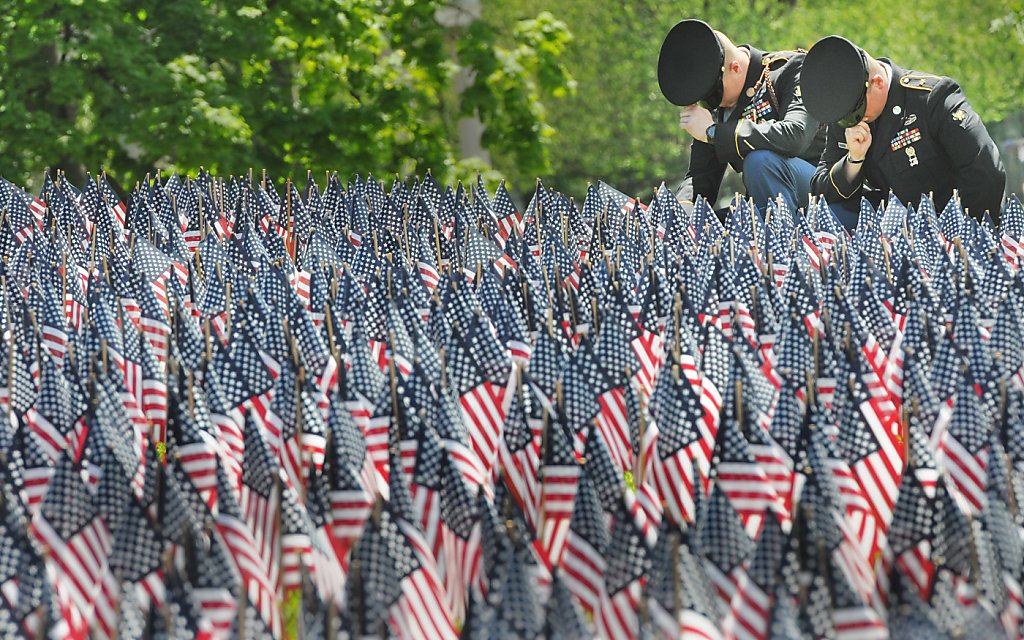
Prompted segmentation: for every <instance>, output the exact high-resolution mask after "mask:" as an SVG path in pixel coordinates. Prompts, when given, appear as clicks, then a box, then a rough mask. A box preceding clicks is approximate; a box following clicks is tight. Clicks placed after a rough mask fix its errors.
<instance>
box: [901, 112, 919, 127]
mask: <svg viewBox="0 0 1024 640" xmlns="http://www.w3.org/2000/svg"><path fill="white" fill-rule="evenodd" d="M915 122H917V114H916V113H910V114H907V117H905V118H903V126H904V127H909V126H910V125H912V124H914V123H915Z"/></svg>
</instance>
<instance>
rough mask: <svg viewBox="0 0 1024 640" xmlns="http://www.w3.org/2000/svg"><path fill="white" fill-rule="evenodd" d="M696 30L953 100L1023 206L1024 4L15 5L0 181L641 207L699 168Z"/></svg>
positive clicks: (5, 67) (2, 91)
mask: <svg viewBox="0 0 1024 640" xmlns="http://www.w3.org/2000/svg"><path fill="white" fill-rule="evenodd" d="M4 5H6V6H4ZM686 17H702V18H704V19H705V20H707V21H708V22H710V23H711V24H712V26H714V27H716V28H718V29H720V30H722V31H724V32H725V33H727V34H728V35H729V36H730V37H731V38H732V39H733V40H734V41H735V42H737V43H751V44H754V45H755V46H757V47H759V48H761V49H765V50H773V49H792V48H796V47H802V48H807V47H809V46H810V45H811V44H812V43H813V42H814V41H815V40H816V39H817V38H818V37H820V36H822V35H827V34H830V33H840V34H842V35H845V36H847V37H849V38H851V39H853V40H854V41H856V42H858V43H859V44H861V45H862V46H864V47H865V48H866V49H867V50H868V52H869V53H871V54H873V55H876V56H888V57H891V58H892V59H894V60H895V61H897V62H898V63H900V64H901V65H902V66H904V67H907V68H912V69H917V70H921V71H926V72H931V73H936V74H943V75H950V76H952V77H954V78H956V79H957V80H958V81H960V83H961V84H962V85H963V87H964V89H965V91H966V93H967V96H968V98H969V99H970V101H971V102H972V104H973V105H974V107H975V108H976V109H977V111H978V112H979V113H980V114H981V115H982V117H983V118H984V119H985V121H986V123H988V124H989V127H990V130H991V131H992V133H993V136H994V137H995V138H996V140H997V142H998V143H999V144H1000V147H1001V149H1002V152H1003V161H1004V164H1006V166H1007V169H1008V172H1009V184H1008V190H1010V191H1013V192H1017V193H1021V192H1022V191H1024V117H1022V115H1021V112H1022V107H1024V91H1022V89H1024V86H1022V85H1024V73H1022V65H1024V4H1022V3H1021V2H1020V1H1019V0H1012V1H1011V0H981V1H980V2H967V1H965V0H946V1H937V0H909V1H907V2H903V3H900V4H899V6H898V9H897V7H896V5H895V3H893V2H891V0H886V1H881V0H864V1H861V2H857V3H830V2H821V1H816V0H780V1H767V0H753V1H748V2H729V3H725V2H710V0H706V1H704V2H669V3H666V2H653V1H642V0H627V1H616V2H587V3H581V2H578V1H575V0H515V1H510V2H498V1H497V0H490V1H483V2H481V1H479V0H448V1H446V2H435V1H423V0H416V1H412V0H376V1H360V0H288V1H284V0H281V1H274V0H265V1H250V2H234V1H231V0H227V1H212V0H175V1H174V2H166V1H159V2H157V1H146V0H109V1H106V2H104V1H101V0H90V1H88V2H86V1H84V0H66V1H62V2H57V1H54V0H42V1H34V0H5V1H2V2H0V174H2V175H3V176H4V177H6V178H7V179H9V180H12V181H14V182H15V183H17V184H21V185H27V186H29V187H30V188H34V187H35V186H38V185H39V184H40V182H41V178H42V175H43V172H44V170H45V169H47V168H49V169H51V170H53V169H58V168H59V169H61V170H63V171H65V172H66V173H67V174H68V176H69V177H70V178H71V179H72V180H73V181H75V182H76V183H79V184H80V183H81V181H82V180H83V179H84V177H85V175H86V173H87V172H97V171H101V170H103V171H106V172H107V174H108V176H109V177H110V178H112V179H113V180H116V181H118V182H119V183H121V185H122V186H123V187H124V188H126V189H127V188H130V187H131V185H132V184H134V182H135V181H137V180H140V179H142V178H143V176H144V175H145V174H146V173H147V172H156V171H159V172H162V173H164V174H166V173H168V172H170V171H172V170H176V171H178V172H184V173H192V174H194V173H195V172H196V171H197V170H198V168H199V167H200V166H205V167H206V168H208V169H211V170H213V171H215V172H217V173H220V174H227V173H236V174H237V173H243V172H245V171H248V170H249V169H250V168H252V169H254V170H256V171H259V170H260V169H263V168H266V169H267V170H268V171H269V172H270V175H271V176H272V177H280V178H283V177H285V176H291V177H293V178H295V179H297V180H299V181H300V183H301V182H302V180H303V177H304V176H305V175H306V172H307V170H308V171H310V172H311V174H310V175H311V177H312V178H313V179H317V180H319V181H320V182H322V181H323V179H324V175H325V172H327V171H337V172H338V173H339V175H341V176H342V177H347V176H350V175H352V174H355V173H360V174H363V175H365V174H366V173H372V174H373V175H374V176H375V177H377V178H379V179H383V180H385V181H390V180H392V179H393V178H394V176H395V175H396V174H398V175H401V176H403V177H404V176H408V175H413V174H422V173H424V172H425V171H427V170H431V171H432V172H433V173H434V174H435V175H436V176H438V178H439V179H442V180H443V181H451V180H456V179H462V180H466V179H469V178H471V177H473V176H475V174H476V173H477V172H481V173H482V174H483V175H484V178H485V179H486V180H487V181H488V182H490V183H491V184H492V186H493V185H494V184H496V182H497V180H498V179H500V178H506V179H508V181H509V186H510V188H511V189H512V191H513V193H514V194H516V195H517V196H519V198H520V199H521V198H523V197H524V194H525V193H528V192H529V191H530V190H531V189H532V187H533V184H534V180H535V179H536V178H537V177H538V176H540V177H542V178H543V180H544V183H545V185H547V186H548V187H552V188H555V189H558V190H560V191H563V192H566V193H568V194H570V195H574V196H576V197H577V198H578V199H580V198H582V197H583V196H584V195H585V193H586V187H587V184H588V182H589V181H596V180H598V179H600V180H604V181H606V182H608V183H610V184H612V185H614V186H616V187H617V188H619V189H620V190H622V191H625V192H628V193H630V194H635V195H639V196H641V197H642V198H644V199H646V198H647V197H649V194H650V192H651V190H652V189H653V188H655V187H656V186H657V185H658V184H660V182H661V181H665V182H666V183H667V184H668V185H669V186H670V187H675V186H676V185H677V184H678V183H679V181H680V180H681V178H682V175H683V173H684V171H685V168H686V164H687V149H688V146H689V140H688V139H687V137H686V136H685V134H683V133H682V132H681V131H680V130H679V128H678V126H677V124H676V123H677V109H676V108H675V107H673V106H672V105H670V104H669V103H668V102H666V101H665V100H664V98H663V97H662V96H661V94H660V92H659V90H658V87H657V81H656V77H655V63H656V60H657V55H658V50H659V47H660V45H661V41H662V38H663V37H664V34H665V33H666V32H667V31H668V29H669V28H670V27H671V26H672V25H673V24H674V23H675V22H677V21H678V20H680V19H683V18H686ZM848 25H855V26H854V27H851V26H848ZM736 189H741V183H740V182H739V180H738V179H737V177H736V176H734V175H733V176H730V177H728V178H727V181H726V184H725V185H724V186H723V189H722V197H723V198H727V197H728V196H729V195H731V193H732V191H733V190H736Z"/></svg>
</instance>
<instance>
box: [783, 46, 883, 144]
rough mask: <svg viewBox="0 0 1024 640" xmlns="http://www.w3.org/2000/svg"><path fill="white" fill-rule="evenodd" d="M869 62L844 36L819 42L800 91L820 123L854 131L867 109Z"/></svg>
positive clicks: (806, 60)
mask: <svg viewBox="0 0 1024 640" xmlns="http://www.w3.org/2000/svg"><path fill="white" fill-rule="evenodd" d="M869 77H870V76H869V74H868V59H867V55H865V53H864V50H863V49H861V48H860V47H858V46H857V45H855V44H853V43H852V42H850V41H849V40H847V39H846V38H843V37H842V36H827V37H825V38H822V39H821V40H818V41H817V42H815V43H814V46H813V47H811V50H810V51H808V52H807V57H806V58H804V66H803V70H802V71H801V73H800V90H801V93H802V95H803V98H804V106H805V107H806V108H807V112H808V113H810V114H811V116H812V117H813V118H814V119H815V120H818V121H819V122H827V123H836V124H838V125H840V126H842V127H852V126H853V125H855V124H857V123H858V122H860V121H861V119H862V118H863V117H864V111H865V110H866V109H867V89H868V79H869Z"/></svg>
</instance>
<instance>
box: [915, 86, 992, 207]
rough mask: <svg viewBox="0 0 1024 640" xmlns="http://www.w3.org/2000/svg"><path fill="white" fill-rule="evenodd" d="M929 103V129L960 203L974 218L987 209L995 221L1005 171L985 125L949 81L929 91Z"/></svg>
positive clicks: (960, 92) (957, 87) (964, 97)
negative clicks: (950, 172)
mask: <svg viewBox="0 0 1024 640" xmlns="http://www.w3.org/2000/svg"><path fill="white" fill-rule="evenodd" d="M929 106H930V117H931V126H932V130H933V131H935V132H936V139H937V140H938V143H939V145H940V146H941V147H942V149H943V151H944V152H945V154H946V157H947V158H949V162H950V165H951V166H952V168H953V173H954V176H955V178H954V181H955V183H954V185H953V186H954V187H955V188H956V189H957V191H959V193H960V202H961V203H962V204H963V206H964V207H966V208H967V209H968V210H969V211H970V212H971V214H972V215H974V216H975V217H976V218H979V219H980V218H981V216H982V215H983V214H984V212H985V211H988V212H989V213H991V214H992V218H993V220H995V221H996V222H997V223H998V217H999V211H1000V208H1001V207H1002V201H1003V192H1004V191H1005V189H1006V170H1005V169H1004V168H1003V163H1002V161H1001V160H1000V159H999V149H998V147H996V144H995V142H993V141H992V137H991V136H989V134H988V130H987V129H986V128H985V124H984V123H983V122H982V121H981V118H980V117H979V116H978V114H977V113H975V111H974V109H973V108H971V105H970V103H968V102H967V97H966V96H964V93H963V91H962V90H961V89H960V86H959V85H958V84H957V83H956V82H953V81H952V80H947V81H943V82H942V83H941V84H940V85H939V86H937V87H936V88H935V89H934V90H933V91H932V96H931V99H930V100H929Z"/></svg>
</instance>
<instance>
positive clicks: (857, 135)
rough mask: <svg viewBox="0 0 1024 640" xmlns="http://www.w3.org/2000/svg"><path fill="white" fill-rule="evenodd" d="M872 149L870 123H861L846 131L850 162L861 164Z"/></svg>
mask: <svg viewBox="0 0 1024 640" xmlns="http://www.w3.org/2000/svg"><path fill="white" fill-rule="evenodd" d="M870 148H871V129H870V128H869V127H868V123H866V122H859V123H857V124H855V125H853V126H852V127H850V128H849V129H847V130H846V151H847V152H848V153H849V154H850V160H853V161H854V162H860V161H861V160H863V159H864V156H866V155H868V149H870Z"/></svg>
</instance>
